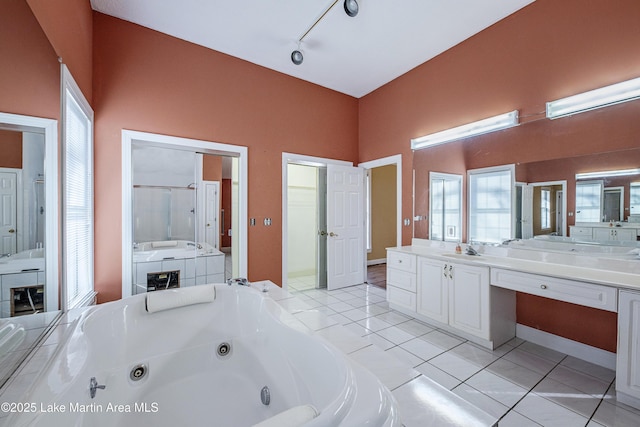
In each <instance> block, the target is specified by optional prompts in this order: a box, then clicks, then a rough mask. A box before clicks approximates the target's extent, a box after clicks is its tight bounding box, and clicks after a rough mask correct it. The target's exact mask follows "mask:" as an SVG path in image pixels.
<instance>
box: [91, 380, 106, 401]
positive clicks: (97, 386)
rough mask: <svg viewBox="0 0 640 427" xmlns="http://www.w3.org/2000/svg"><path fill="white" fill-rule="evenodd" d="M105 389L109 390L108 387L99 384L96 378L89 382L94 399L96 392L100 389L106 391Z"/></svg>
mask: <svg viewBox="0 0 640 427" xmlns="http://www.w3.org/2000/svg"><path fill="white" fill-rule="evenodd" d="M105 388H107V386H106V385H103V384H98V381H97V380H96V377H91V379H90V380H89V394H90V395H91V398H92V399H93V398H94V397H96V391H97V390H98V389H100V390H104V389H105Z"/></svg>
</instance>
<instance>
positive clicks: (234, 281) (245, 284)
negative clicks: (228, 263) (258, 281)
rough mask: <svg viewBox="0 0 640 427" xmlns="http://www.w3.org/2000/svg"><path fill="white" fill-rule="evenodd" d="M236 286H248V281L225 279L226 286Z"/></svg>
mask: <svg viewBox="0 0 640 427" xmlns="http://www.w3.org/2000/svg"><path fill="white" fill-rule="evenodd" d="M234 283H235V284H237V285H240V286H249V281H248V280H247V279H245V278H244V277H236V278H235V279H227V285H229V286H231V285H233V284H234Z"/></svg>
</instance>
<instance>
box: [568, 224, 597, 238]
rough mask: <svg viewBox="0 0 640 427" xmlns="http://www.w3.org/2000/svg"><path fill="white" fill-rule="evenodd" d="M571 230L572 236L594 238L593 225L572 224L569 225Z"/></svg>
mask: <svg viewBox="0 0 640 427" xmlns="http://www.w3.org/2000/svg"><path fill="white" fill-rule="evenodd" d="M569 231H570V233H569V234H570V236H571V237H582V238H586V239H592V238H593V228H591V227H575V226H571V227H569Z"/></svg>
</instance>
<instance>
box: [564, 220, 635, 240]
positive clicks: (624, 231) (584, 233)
mask: <svg viewBox="0 0 640 427" xmlns="http://www.w3.org/2000/svg"><path fill="white" fill-rule="evenodd" d="M584 224H585V225H571V226H569V236H570V237H574V238H577V239H584V240H594V241H597V242H611V241H616V242H633V241H636V240H637V239H638V236H640V228H636V227H630V226H628V225H627V224H626V223H625V226H623V227H609V224H608V223H604V222H603V223H597V224H596V223H584ZM587 224H595V225H587Z"/></svg>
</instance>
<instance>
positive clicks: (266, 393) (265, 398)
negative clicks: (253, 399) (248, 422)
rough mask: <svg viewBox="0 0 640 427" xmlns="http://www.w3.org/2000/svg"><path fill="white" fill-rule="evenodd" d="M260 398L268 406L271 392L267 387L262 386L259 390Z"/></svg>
mask: <svg viewBox="0 0 640 427" xmlns="http://www.w3.org/2000/svg"><path fill="white" fill-rule="evenodd" d="M260 400H261V401H262V404H263V405H265V406H268V405H269V403H271V392H270V391H269V387H267V386H264V387H262V390H260Z"/></svg>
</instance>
